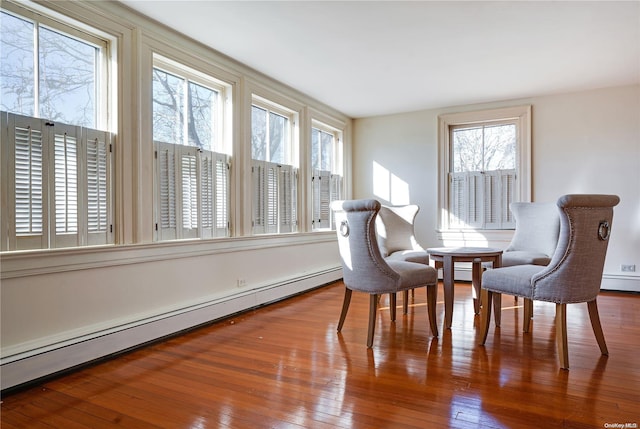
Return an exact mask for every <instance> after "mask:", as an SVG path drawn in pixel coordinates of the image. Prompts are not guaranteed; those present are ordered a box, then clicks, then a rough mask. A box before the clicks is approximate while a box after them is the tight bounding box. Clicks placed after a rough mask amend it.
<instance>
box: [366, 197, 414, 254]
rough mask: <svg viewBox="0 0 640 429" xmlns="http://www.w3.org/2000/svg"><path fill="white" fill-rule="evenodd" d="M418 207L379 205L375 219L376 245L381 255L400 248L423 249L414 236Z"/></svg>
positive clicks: (411, 205)
mask: <svg viewBox="0 0 640 429" xmlns="http://www.w3.org/2000/svg"><path fill="white" fill-rule="evenodd" d="M419 210H420V207H418V206H417V205H415V204H409V205H406V206H381V207H380V211H379V212H378V217H377V219H376V230H377V232H378V245H379V247H380V252H381V253H382V256H384V257H387V256H389V255H390V254H392V253H393V252H397V251H400V250H424V249H423V248H422V247H421V246H420V244H418V241H417V240H416V237H415V230H414V222H415V219H416V215H417V214H418V211H419Z"/></svg>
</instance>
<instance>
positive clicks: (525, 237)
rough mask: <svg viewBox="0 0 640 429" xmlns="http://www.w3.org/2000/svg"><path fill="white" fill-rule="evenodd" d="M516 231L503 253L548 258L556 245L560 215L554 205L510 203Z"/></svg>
mask: <svg viewBox="0 0 640 429" xmlns="http://www.w3.org/2000/svg"><path fill="white" fill-rule="evenodd" d="M509 207H510V208H511V213H513V217H514V219H515V221H516V231H515V233H514V234H513V238H512V239H511V243H509V246H508V247H507V248H506V249H505V252H512V251H528V252H539V253H543V254H545V255H547V256H548V257H549V258H551V256H552V255H553V253H554V252H555V250H556V246H557V244H558V235H559V233H560V213H559V212H558V206H557V205H556V204H554V203H537V202H535V203H520V202H519V203H511V205H510V206H509Z"/></svg>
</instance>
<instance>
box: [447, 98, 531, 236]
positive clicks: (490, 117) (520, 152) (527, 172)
mask: <svg viewBox="0 0 640 429" xmlns="http://www.w3.org/2000/svg"><path fill="white" fill-rule="evenodd" d="M505 120H506V121H514V122H515V123H516V126H517V133H516V135H517V142H516V177H517V186H516V189H515V195H514V201H531V105H522V106H513V107H504V108H496V109H486V110H478V111H468V112H459V113H449V114H442V115H440V116H438V232H439V233H441V234H444V233H447V234H448V233H454V235H456V234H464V232H465V231H466V232H469V231H481V232H482V233H483V234H484V235H485V236H490V235H500V233H501V231H504V229H481V228H464V229H461V228H455V227H452V226H451V225H450V223H449V204H450V198H449V177H450V173H451V129H452V127H459V126H465V125H478V124H494V123H496V124H498V123H502V122H504V121H505ZM509 229H512V228H509ZM441 238H442V237H441Z"/></svg>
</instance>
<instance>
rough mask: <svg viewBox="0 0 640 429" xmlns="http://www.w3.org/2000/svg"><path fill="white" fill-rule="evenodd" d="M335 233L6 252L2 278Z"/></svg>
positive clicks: (291, 242) (321, 238)
mask: <svg viewBox="0 0 640 429" xmlns="http://www.w3.org/2000/svg"><path fill="white" fill-rule="evenodd" d="M335 239H336V236H335V232H333V231H331V232H330V233H318V232H314V233H296V234H280V235H269V236H252V237H234V238H216V239H210V240H176V241H163V242H156V243H146V244H133V245H109V246H92V247H74V248H66V249H46V250H28V251H16V252H3V253H1V254H0V258H1V259H2V270H1V271H0V279H10V278H17V277H26V276H32V275H43V274H50V273H60V272H66V271H77V270H84V269H92V268H101V267H109V266H118V265H129V264H138V263H145V262H153V261H162V260H169V259H172V260H173V259H177V258H191V257H196V256H205V255H214V254H222V253H231V252H242V251H249V250H256V249H266V248H277V247H288V246H299V245H305V244H315V243H323V242H332V241H335Z"/></svg>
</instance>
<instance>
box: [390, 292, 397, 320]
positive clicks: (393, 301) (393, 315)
mask: <svg viewBox="0 0 640 429" xmlns="http://www.w3.org/2000/svg"><path fill="white" fill-rule="evenodd" d="M396 303H397V301H396V294H395V293H390V294H389V313H390V314H391V321H392V322H395V321H396Z"/></svg>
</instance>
